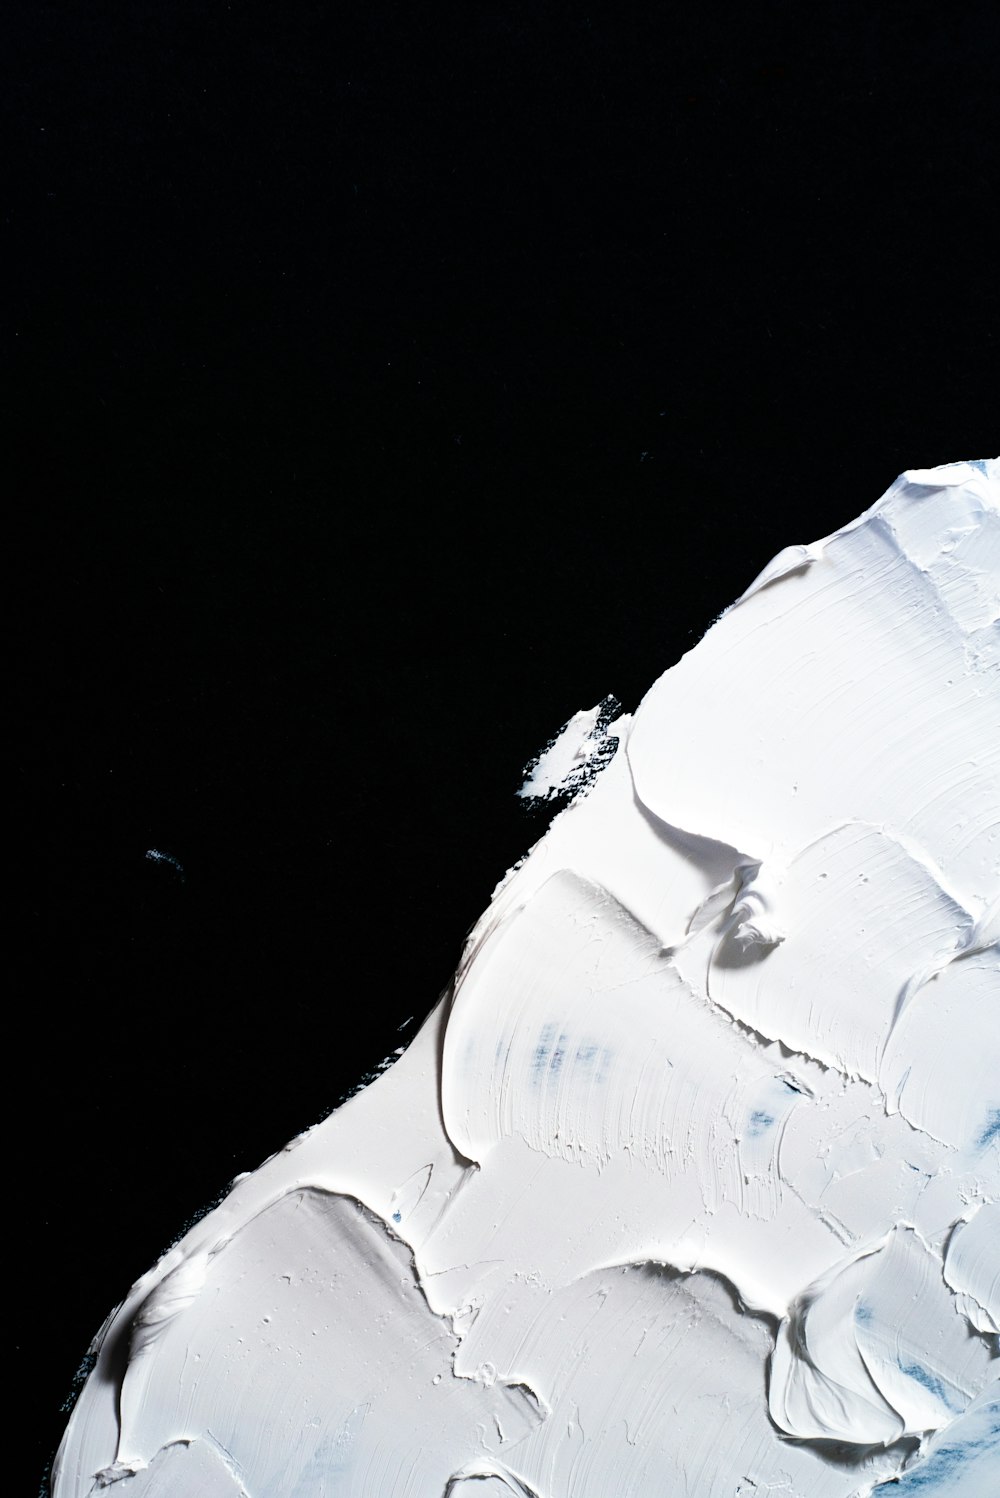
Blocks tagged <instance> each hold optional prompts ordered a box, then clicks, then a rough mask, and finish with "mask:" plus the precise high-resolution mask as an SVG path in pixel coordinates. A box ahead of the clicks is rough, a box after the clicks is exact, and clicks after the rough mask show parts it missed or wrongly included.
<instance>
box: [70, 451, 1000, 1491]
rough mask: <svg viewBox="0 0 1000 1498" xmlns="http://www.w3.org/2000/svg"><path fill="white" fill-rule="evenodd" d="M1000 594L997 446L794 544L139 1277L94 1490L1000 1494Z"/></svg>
mask: <svg viewBox="0 0 1000 1498" xmlns="http://www.w3.org/2000/svg"><path fill="white" fill-rule="evenodd" d="M998 592H1000V464H998V463H996V462H987V463H983V464H953V465H950V466H948V467H947V468H943V469H935V470H929V471H921V472H919V473H917V472H914V473H910V474H906V475H904V476H903V477H902V478H901V479H900V480H898V481H897V483H896V484H894V485H893V486H892V488H891V489H890V490H889V492H888V493H887V494H886V495H885V496H884V497H883V499H882V500H880V501H879V502H878V504H876V505H875V506H874V507H873V508H872V509H871V510H870V511H868V512H867V513H866V514H865V515H863V516H862V517H861V518H860V519H859V520H858V521H856V522H854V524H853V525H851V526H848V527H846V528H845V529H844V530H843V531H840V532H838V533H837V534H835V535H834V536H831V537H829V538H827V539H826V540H825V541H820V542H816V543H814V544H812V545H808V546H791V547H789V548H788V549H787V550H786V551H785V552H783V553H782V554H781V556H780V557H778V558H776V559H775V562H774V563H772V564H771V566H770V567H769V568H767V569H766V570H765V572H764V573H763V574H762V576H761V577H760V578H758V580H757V582H756V583H755V584H754V585H753V586H752V587H751V588H750V589H748V591H747V593H746V594H744V596H743V597H742V598H741V599H740V600H739V602H738V603H737V604H735V605H734V606H733V607H732V608H731V609H730V610H729V611H727V613H726V614H725V615H723V617H722V618H721V619H720V620H719V621H718V623H717V624H716V625H715V626H714V627H713V629H712V630H710V631H709V633H708V634H707V635H706V637H705V639H704V640H702V642H701V643H700V644H699V645H698V646H697V647H696V648H695V649H694V650H693V651H691V652H690V653H689V654H688V655H686V656H685V657H684V658H683V659H682V660H681V661H680V662H678V664H677V665H676V666H674V667H673V668H672V669H671V670H669V671H667V673H666V674H665V675H664V676H663V677H662V678H661V679H660V681H658V682H657V683H656V685H655V686H654V687H653V688H652V690H651V691H650V693H649V694H648V695H647V697H646V699H645V700H644V702H643V703H642V704H641V706H640V707H639V709H638V711H637V712H636V714H635V716H634V719H629V718H627V717H621V718H619V719H618V721H617V722H615V723H613V724H611V725H610V726H608V727H602V730H601V733H602V743H603V742H604V741H605V740H606V741H607V742H608V743H610V742H611V740H612V739H615V738H616V739H617V741H618V748H617V753H616V754H615V755H614V758H613V760H612V761H611V763H610V764H609V765H608V766H607V768H606V769H605V770H604V771H603V773H601V774H600V775H599V776H598V778H597V779H596V780H594V781H593V783H592V785H591V786H590V789H589V794H587V795H586V796H580V797H578V798H577V799H576V800H575V801H574V802H573V803H572V804H571V805H570V806H569V808H568V809H567V810H566V811H564V812H563V813H561V814H560V815H559V816H558V817H557V818H556V819H555V821H554V823H553V825H552V827H551V829H550V831H549V832H548V834H547V835H546V837H545V838H543V840H542V841H541V842H540V843H539V844H538V845H537V847H536V848H534V849H533V850H532V852H531V854H530V856H529V857H528V858H527V859H526V860H525V861H524V862H523V863H522V864H521V865H519V866H518V868H517V869H516V870H514V871H512V872H511V873H510V874H509V875H508V876H507V878H506V879H505V880H504V881H503V882H502V884H501V885H500V887H499V888H498V890H497V891H496V894H495V897H494V900H493V903H492V904H491V906H490V908H489V909H488V910H487V911H486V912H485V914H484V915H483V917H482V919H481V921H480V922H479V924H478V925H477V927H476V928H475V930H474V931H473V933H472V935H471V937H470V939H469V943H468V946H467V949H466V952H465V955H464V958H463V962H462V965H461V968H460V970H459V973H458V974H457V976H456V979H455V982H454V985H453V987H452V990H451V991H450V992H449V993H448V994H447V995H446V996H445V998H444V999H443V1000H442V1002H441V1004H440V1005H439V1006H438V1008H437V1009H436V1010H435V1011H434V1013H433V1014H432V1015H431V1016H430V1018H429V1019H428V1020H427V1022H426V1024H425V1025H424V1027H423V1029H422V1031H421V1032H420V1034H419V1035H418V1036H417V1038H416V1040H415V1041H414V1042H413V1044H412V1045H411V1046H410V1048H409V1049H408V1051H407V1052H406V1053H405V1054H404V1055H403V1056H401V1057H400V1059H399V1061H398V1062H397V1063H396V1064H395V1065H394V1066H393V1067H392V1068H391V1070H389V1071H388V1072H386V1073H385V1074H384V1075H383V1076H382V1077H380V1078H379V1080H378V1081H377V1082H376V1083H374V1084H373V1085H372V1086H371V1087H369V1088H368V1089H367V1091H365V1092H363V1093H361V1094H359V1095H358V1096H357V1097H355V1098H353V1099H352V1100H351V1101H350V1102H349V1103H347V1104H345V1105H344V1106H343V1107H342V1108H341V1109H339V1110H338V1111H337V1112H336V1113H335V1114H333V1115H331V1117H330V1118H329V1119H327V1120H326V1121H325V1122H324V1123H323V1124H321V1125H319V1126H317V1127H316V1128H315V1129H314V1130H312V1131H311V1132H310V1133H308V1134H307V1135H304V1136H303V1137H302V1138H300V1139H298V1140H296V1141H294V1142H293V1143H292V1144H291V1145H290V1146H288V1148H287V1149H286V1150H284V1151H283V1152H282V1153H280V1154H278V1155H276V1156H274V1157H273V1158H272V1159H271V1160H269V1161H268V1162H267V1163H266V1164H265V1165H263V1166H262V1167H261V1169H260V1170H259V1171H257V1172H255V1173H254V1174H253V1175H252V1176H249V1177H246V1178H245V1179H243V1180H241V1181H240V1182H239V1183H238V1184H237V1185H236V1186H235V1187H234V1189H233V1190H232V1192H231V1193H230V1195H229V1196H228V1197H227V1198H226V1200H225V1201H224V1202H223V1203H222V1204H221V1205H220V1206H219V1207H218V1208H217V1209H216V1210H215V1211H214V1212H212V1213H211V1214H210V1215H209V1216H208V1217H206V1218H205V1219H204V1220H203V1221H202V1222H200V1223H198V1225H197V1226H196V1227H195V1228H193V1229H192V1230H191V1231H190V1232H189V1233H188V1234H187V1236H186V1237H185V1238H184V1239H183V1240H182V1241H181V1242H180V1243H179V1244H178V1245H177V1246H176V1247H175V1248H174V1249H172V1250H171V1251H170V1253H169V1254H167V1255H166V1256H165V1258H164V1259H163V1260H162V1261H161V1263H160V1264H159V1265H157V1266H156V1268H154V1269H153V1270H151V1271H150V1273H149V1274H148V1275H146V1276H145V1277H144V1278H143V1279H142V1280H141V1281H140V1282H139V1283H138V1284H137V1285H136V1286H135V1287H134V1289H133V1291H132V1292H131V1294H130V1296H129V1298H128V1300H127V1301H126V1302H125V1304H124V1305H123V1306H122V1307H121V1308H120V1310H119V1311H118V1312H117V1314H116V1315H115V1316H114V1317H113V1318H112V1320H111V1321H110V1323H109V1326H108V1328H107V1330H106V1332H105V1334H104V1336H103V1339H102V1342H101V1346H100V1350H99V1356H98V1363H97V1367H96V1369H95V1371H94V1373H93V1374H92V1375H91V1377H90V1379H89V1381H88V1383H87V1385H86V1386H85V1388H84V1391H83V1393H82V1395H81V1398H80V1401H79V1403H78V1405H77V1408H76V1410H75V1412H74V1414H73V1417H72V1420H71V1422H70V1425H69V1429H68V1431H67V1434H66V1437H65V1439H64V1442H63V1445H62V1448H61V1450H60V1453H59V1457H58V1460H57V1464H56V1473H55V1494H56V1498H81V1495H84V1494H89V1493H91V1492H92V1491H94V1490H95V1488H96V1489H100V1488H101V1487H103V1486H108V1485H115V1486H117V1485H119V1484H120V1491H121V1493H122V1494H123V1495H124V1494H131V1495H141V1498H151V1495H156V1498H174V1495H177V1498H180V1495H181V1494H189V1493H191V1492H195V1491H197V1492H198V1493H199V1494H201V1495H205V1498H236V1495H244V1494H245V1495H249V1498H263V1495H269V1498H270V1495H275V1494H282V1495H284V1494H288V1495H296V1498H297V1495H305V1494H309V1495H312V1498H319V1495H322V1494H329V1495H332V1494H334V1493H336V1494H338V1495H359V1498H360V1495H365V1498H374V1495H380V1498H388V1495H392V1498H410V1495H412V1498H417V1495H421V1498H423V1495H426V1494H441V1495H442V1498H443V1495H445V1494H449V1493H450V1494H452V1495H466V1494H469V1495H474V1498H502V1495H503V1494H507V1495H510V1494H516V1495H522V1498H525V1495H539V1498H563V1495H570V1494H572V1495H588V1498H614V1495H619V1494H620V1495H646V1494H649V1495H654V1494H655V1495H657V1498H659V1495H662V1494H665V1493H670V1494H675V1493H676V1494H684V1495H687V1498H733V1495H750V1494H759V1493H763V1492H776V1493H777V1492H780V1493H782V1494H790V1495H801V1498H827V1495H829V1498H851V1495H866V1494H869V1493H870V1492H872V1490H873V1489H874V1488H876V1487H877V1486H878V1485H879V1484H880V1483H883V1482H885V1481H888V1480H891V1479H893V1478H896V1477H899V1476H901V1477H902V1480H901V1482H900V1483H899V1485H898V1486H896V1487H893V1488H890V1489H888V1490H887V1491H888V1492H892V1493H898V1494H899V1495H900V1498H906V1495H907V1494H908V1493H909V1492H911V1491H912V1492H916V1491H918V1490H919V1491H920V1493H921V1494H923V1495H926V1494H928V1493H936V1494H938V1493H939V1494H948V1495H959V1498H980V1495H981V1498H986V1495H987V1494H992V1493H993V1492H995V1491H996V1485H997V1481H998V1479H1000V1403H998V1398H997V1391H998V1384H997V1370H998V1361H997V1337H996V1331H997V1319H998V1314H1000V1305H998V1298H1000V1290H998V1286H1000V1223H998V1221H997V1212H998V1208H997V1206H996V1205H995V1202H996V1200H997V1198H998V1197H1000V1163H998V1157H1000V1138H998V1135H1000V957H998V950H997V945H996V942H997V935H998V914H997V912H998V909H1000V906H998V903H997V902H998V895H1000V853H998V848H1000V843H998V836H1000V631H998V626H997V614H998ZM599 717H600V715H599V710H598V709H593V710H592V711H591V712H589V713H583V714H579V715H577V718H576V719H574V720H572V721H571V723H570V724H569V725H567V730H566V731H565V733H564V735H563V736H562V738H561V739H559V740H557V741H556V742H555V744H554V745H553V746H550V749H549V751H547V757H546V756H542V757H540V759H539V761H538V762H537V763H536V766H535V769H534V772H533V773H534V775H535V782H536V783H535V785H534V787H533V790H532V793H534V794H542V795H548V794H549V793H550V792H551V791H553V790H554V789H556V782H557V781H558V780H559V777H560V775H563V776H564V777H567V776H568V777H569V778H570V781H571V783H573V777H574V776H575V775H576V774H577V772H578V771H579V770H580V769H581V767H585V766H586V765H587V763H588V762H589V760H590V759H591V758H592V757H593V752H594V748H593V746H594V743H595V740H594V738H593V733H594V730H595V725H597V724H598V722H599ZM560 766H562V769H560ZM585 778H586V777H584V779H585Z"/></svg>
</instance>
